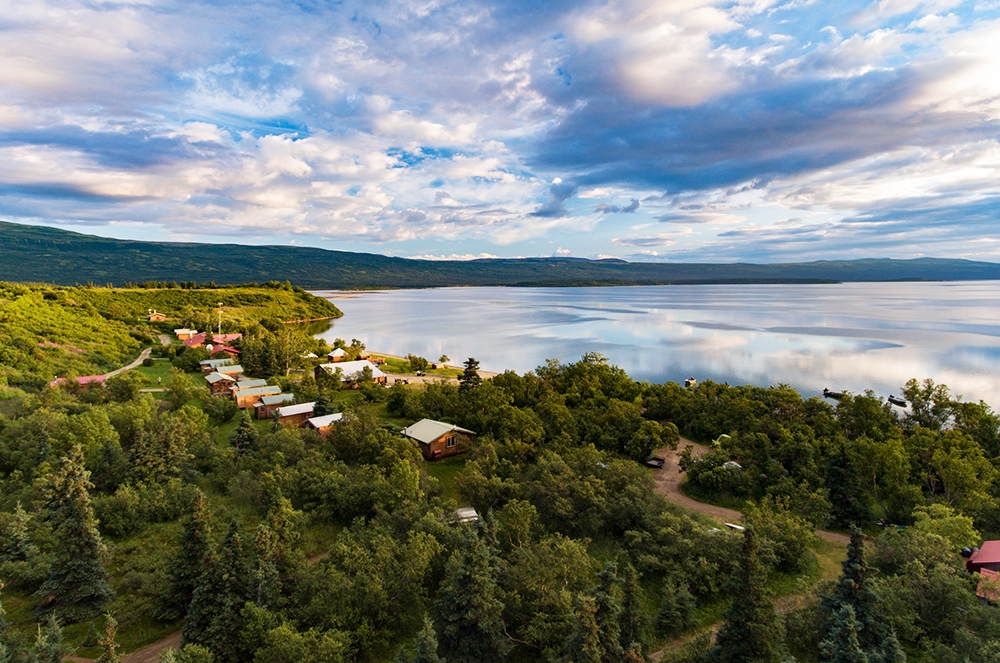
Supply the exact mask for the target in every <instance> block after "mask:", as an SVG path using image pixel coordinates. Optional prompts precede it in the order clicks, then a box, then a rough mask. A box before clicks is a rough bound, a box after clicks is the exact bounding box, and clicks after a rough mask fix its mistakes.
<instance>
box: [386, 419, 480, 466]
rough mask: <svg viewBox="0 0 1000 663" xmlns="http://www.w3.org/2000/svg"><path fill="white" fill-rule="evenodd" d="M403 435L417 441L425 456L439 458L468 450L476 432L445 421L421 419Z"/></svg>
mask: <svg viewBox="0 0 1000 663" xmlns="http://www.w3.org/2000/svg"><path fill="white" fill-rule="evenodd" d="M403 435H404V436H405V437H408V438H410V439H411V440H416V441H417V443H418V444H419V445H420V453H422V454H423V455H424V458H426V459H427V460H437V459H438V458H445V457H447V456H454V455H455V454H460V453H464V452H466V451H468V450H469V444H470V443H471V442H472V438H473V436H475V433H473V432H472V431H471V430H468V429H466V428H461V427H459V426H455V425H454V424H446V423H445V422H443V421H434V420H433V419H421V420H420V421H418V422H417V423H415V424H413V425H412V426H408V427H406V428H404V429H403Z"/></svg>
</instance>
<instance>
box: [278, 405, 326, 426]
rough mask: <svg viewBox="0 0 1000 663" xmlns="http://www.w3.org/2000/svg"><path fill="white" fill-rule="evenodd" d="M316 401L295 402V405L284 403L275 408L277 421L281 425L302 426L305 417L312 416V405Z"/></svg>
mask: <svg viewBox="0 0 1000 663" xmlns="http://www.w3.org/2000/svg"><path fill="white" fill-rule="evenodd" d="M315 405H316V403H296V404H295V405H284V406H282V407H279V408H275V410H274V412H275V414H276V415H277V417H278V423H279V424H281V425H282V426H302V425H303V424H305V422H306V419H309V418H310V417H312V414H313V406H315Z"/></svg>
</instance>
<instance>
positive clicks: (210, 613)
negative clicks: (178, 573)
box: [182, 520, 249, 663]
mask: <svg viewBox="0 0 1000 663" xmlns="http://www.w3.org/2000/svg"><path fill="white" fill-rule="evenodd" d="M247 578H248V573H247V563H246V556H245V553H244V550H243V539H242V537H241V536H240V529H239V525H238V524H237V522H236V520H233V521H232V522H231V523H230V525H229V531H228V532H227V533H226V537H225V539H223V540H222V542H221V543H220V544H219V548H218V550H216V552H215V554H214V555H211V556H210V557H209V558H208V559H207V563H206V564H205V565H204V571H203V572H202V574H201V577H200V578H199V579H198V586H197V587H196V588H195V590H194V596H193V597H192V599H191V606H190V608H189V609H188V615H187V619H186V620H185V621H184V629H183V639H182V643H183V644H185V645H187V644H189V643H194V644H198V645H202V646H204V647H207V648H208V649H210V650H211V651H212V653H213V654H214V655H215V659H216V660H217V661H219V662H220V663H230V662H231V661H235V660H236V659H237V656H238V653H239V647H238V636H239V632H240V628H241V625H242V619H241V617H240V615H241V612H242V610H243V605H244V603H246V601H247V598H248V596H247V594H248V591H247V590H248V584H249V583H248V582H247Z"/></svg>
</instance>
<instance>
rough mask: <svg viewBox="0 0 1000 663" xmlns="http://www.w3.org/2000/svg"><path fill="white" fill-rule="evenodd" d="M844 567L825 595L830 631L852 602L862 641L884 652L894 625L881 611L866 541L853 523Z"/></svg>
mask: <svg viewBox="0 0 1000 663" xmlns="http://www.w3.org/2000/svg"><path fill="white" fill-rule="evenodd" d="M841 566H842V568H843V571H842V573H841V574H840V577H839V578H838V579H837V585H836V587H835V588H834V591H833V594H832V595H830V596H823V597H821V600H822V606H823V612H824V613H825V615H826V621H827V633H828V634H829V633H830V629H832V628H833V627H834V625H835V623H836V622H837V615H838V613H840V611H841V609H842V608H843V606H845V605H849V606H850V607H851V610H852V611H853V613H854V617H855V619H856V620H857V623H858V627H857V631H858V642H859V643H860V645H861V649H862V650H863V651H864V652H865V653H866V654H868V655H869V656H871V655H873V654H875V653H877V652H881V650H882V647H883V645H884V643H885V642H886V640H887V639H889V638H890V637H891V636H892V627H891V626H889V625H888V624H887V623H886V621H885V620H884V619H882V618H881V616H880V614H879V607H878V597H877V596H876V595H875V591H874V589H873V588H872V577H871V570H870V569H869V568H868V560H867V559H866V557H865V542H864V536H863V535H862V534H861V531H860V530H859V529H858V528H857V527H854V526H853V525H852V526H851V543H850V545H848V546H847V559H845V560H844V561H843V562H841Z"/></svg>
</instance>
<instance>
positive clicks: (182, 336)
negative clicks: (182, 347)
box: [174, 327, 198, 341]
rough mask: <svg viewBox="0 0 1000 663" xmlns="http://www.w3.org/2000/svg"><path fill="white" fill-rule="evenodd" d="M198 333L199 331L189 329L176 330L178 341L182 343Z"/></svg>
mask: <svg viewBox="0 0 1000 663" xmlns="http://www.w3.org/2000/svg"><path fill="white" fill-rule="evenodd" d="M197 333H198V330H197V329H188V328H187V327H181V328H180V329H175V330H174V334H176V335H177V339H178V340H180V341H186V340H188V339H189V338H191V337H192V336H194V335H195V334H197Z"/></svg>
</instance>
